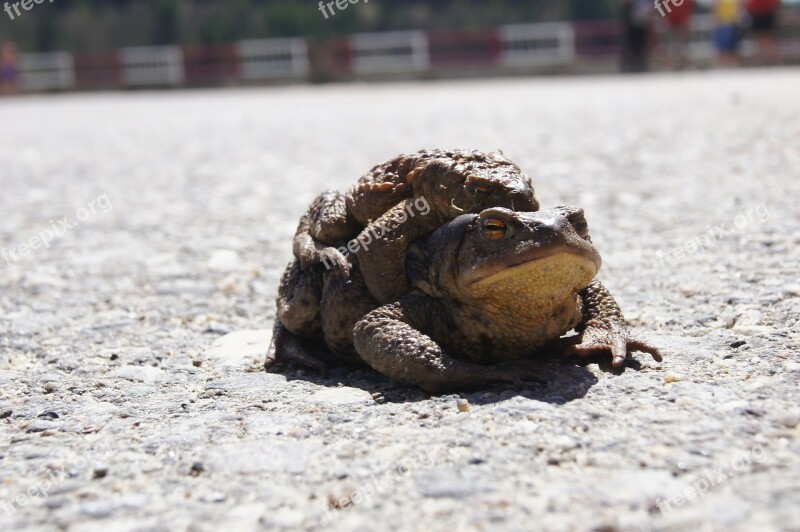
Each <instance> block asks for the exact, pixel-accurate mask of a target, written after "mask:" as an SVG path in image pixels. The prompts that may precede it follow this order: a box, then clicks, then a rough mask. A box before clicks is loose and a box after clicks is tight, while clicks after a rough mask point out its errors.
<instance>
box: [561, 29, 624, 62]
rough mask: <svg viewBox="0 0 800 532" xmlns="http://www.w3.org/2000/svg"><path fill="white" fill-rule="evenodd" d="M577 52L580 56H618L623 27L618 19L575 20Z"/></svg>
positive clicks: (590, 57)
mask: <svg viewBox="0 0 800 532" xmlns="http://www.w3.org/2000/svg"><path fill="white" fill-rule="evenodd" d="M572 27H573V28H574V30H575V54H576V55H577V56H578V57H579V58H589V59H592V58H597V57H609V56H617V55H619V54H620V51H621V47H622V44H621V43H622V28H621V26H620V22H618V21H616V20H597V21H591V22H573V23H572Z"/></svg>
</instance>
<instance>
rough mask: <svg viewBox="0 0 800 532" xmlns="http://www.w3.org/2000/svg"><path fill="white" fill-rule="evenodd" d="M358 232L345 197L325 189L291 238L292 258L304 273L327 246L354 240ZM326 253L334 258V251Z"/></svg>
mask: <svg viewBox="0 0 800 532" xmlns="http://www.w3.org/2000/svg"><path fill="white" fill-rule="evenodd" d="M359 229H360V225H359V223H358V222H357V221H356V219H355V218H353V216H352V214H350V211H349V210H348V208H347V202H346V200H345V196H344V195H343V194H342V193H341V192H338V191H336V190H327V191H325V192H323V193H322V194H320V195H319V196H317V197H316V198H315V199H314V201H313V202H312V203H311V205H310V206H309V207H308V210H307V211H306V213H305V214H304V215H303V216H302V217H301V218H300V223H299V224H298V226H297V231H296V232H295V235H294V243H293V250H294V256H295V257H297V258H298V260H299V261H300V265H301V267H302V268H303V269H304V270H305V269H307V268H309V267H310V266H312V265H314V264H319V263H320V262H321V261H322V259H323V258H325V255H324V254H323V252H324V251H325V250H326V248H327V247H328V246H332V245H334V244H339V243H341V242H344V241H347V240H349V239H351V238H353V237H354V236H356V234H357V233H358V231H359ZM328 253H333V254H334V255H335V254H336V249H335V248H332V249H331V250H329V251H328ZM335 258H337V257H334V259H335ZM329 259H330V258H329ZM336 262H340V261H336Z"/></svg>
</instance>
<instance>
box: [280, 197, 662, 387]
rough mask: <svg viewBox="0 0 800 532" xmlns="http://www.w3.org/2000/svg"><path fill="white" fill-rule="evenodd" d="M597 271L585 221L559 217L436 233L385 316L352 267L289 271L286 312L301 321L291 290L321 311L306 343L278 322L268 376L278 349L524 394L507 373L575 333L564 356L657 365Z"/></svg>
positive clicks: (461, 221)
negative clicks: (311, 286)
mask: <svg viewBox="0 0 800 532" xmlns="http://www.w3.org/2000/svg"><path fill="white" fill-rule="evenodd" d="M600 263H601V260H600V255H599V254H598V252H597V250H596V249H595V248H594V246H593V245H592V244H591V242H590V240H589V238H588V232H587V226H586V221H585V219H584V216H583V212H582V211H581V210H580V209H578V208H575V207H559V208H556V209H552V210H547V211H539V212H514V211H511V210H508V209H503V208H492V209H487V210H484V211H482V212H481V213H480V214H466V215H462V216H459V217H458V218H456V219H455V220H452V221H450V222H448V223H446V224H444V225H442V226H441V227H439V228H438V229H437V230H436V231H434V232H433V233H432V234H431V235H429V236H428V237H426V238H422V239H419V240H418V241H416V242H415V243H414V244H413V245H412V246H411V247H410V248H409V250H408V257H407V260H406V262H405V269H406V271H405V274H406V275H407V276H408V278H409V279H410V280H411V285H412V287H411V289H410V290H408V291H407V292H406V293H405V294H403V295H402V296H401V297H400V298H398V299H397V300H396V301H393V302H391V303H389V304H386V305H383V306H381V305H379V304H378V303H377V302H376V301H375V300H374V299H373V298H372V297H371V296H370V294H369V292H368V290H367V287H366V285H365V283H364V282H363V279H362V278H361V276H360V275H359V273H358V265H357V264H354V265H353V266H354V270H353V274H352V275H350V276H349V278H348V277H346V276H345V275H343V274H342V272H341V271H340V270H331V271H325V272H323V270H319V271H318V272H316V274H312V272H306V273H304V272H302V271H301V270H300V268H299V266H298V265H297V264H295V265H294V266H290V268H289V269H288V270H287V274H286V276H285V277H284V279H283V281H282V286H281V297H283V298H284V301H283V305H284V308H285V307H286V305H287V303H288V306H291V305H292V304H294V303H298V308H299V309H300V310H307V308H306V306H304V305H303V304H300V303H299V302H297V301H293V299H292V294H293V293H294V292H293V290H294V288H296V287H298V286H300V285H301V284H302V283H317V285H318V288H319V291H320V294H321V295H320V301H321V303H320V305H321V306H320V311H319V312H317V313H314V319H311V320H309V319H306V321H305V324H306V325H307V329H306V330H303V331H299V330H297V331H291V332H290V331H289V330H287V329H286V328H284V327H283V324H282V322H281V321H278V322H277V324H276V334H275V337H274V338H273V342H274V344H273V346H272V349H271V353H270V355H269V356H268V362H267V365H268V366H269V365H271V363H272V362H274V360H275V357H276V356H277V354H278V351H277V350H276V349H275V347H276V345H277V346H280V348H281V349H283V350H285V351H291V353H289V356H295V355H298V356H296V357H295V358H299V359H301V360H304V361H306V362H308V361H311V363H312V365H315V364H314V362H313V361H314V360H315V358H314V357H313V356H311V355H310V354H309V352H308V351H307V348H308V347H309V346H315V344H316V346H315V347H316V348H320V347H327V348H329V349H330V350H331V351H332V352H333V353H335V355H336V356H331V355H330V354H328V355H324V356H326V357H327V358H328V360H329V361H334V360H336V361H344V362H351V363H353V362H359V361H363V362H366V363H367V364H369V365H370V366H372V367H373V368H374V369H376V370H377V371H379V372H380V373H382V374H384V375H387V376H389V377H391V378H393V379H395V380H397V381H399V382H402V383H405V384H412V385H417V386H420V387H421V388H423V389H425V390H427V391H430V392H436V393H438V392H442V391H445V390H451V389H458V388H464V387H471V386H476V385H481V384H484V383H486V382H490V381H497V380H505V381H511V382H514V383H515V384H517V385H520V384H521V381H520V374H519V372H518V371H517V370H514V369H513V368H511V367H509V366H508V363H509V362H511V361H515V360H521V359H522V360H524V359H529V358H534V357H535V356H536V354H537V353H539V352H541V351H542V350H544V349H547V348H548V347H551V346H553V345H554V343H555V342H557V341H559V339H560V337H561V336H562V335H563V334H564V333H566V332H568V331H569V330H571V329H573V328H575V329H576V330H578V331H580V332H581V335H580V337H578V339H579V341H580V343H574V344H573V345H571V346H570V347H569V348H568V349H567V351H568V352H570V353H575V354H579V355H587V354H590V353H592V352H595V351H610V352H611V353H612V356H613V363H614V365H621V364H622V363H623V362H624V361H625V359H626V358H627V357H628V356H629V355H630V352H631V351H634V350H641V351H645V352H647V353H650V354H651V355H652V356H653V357H654V358H655V359H656V360H661V356H660V355H659V354H658V350H657V349H656V348H654V347H652V346H650V345H649V344H647V343H645V342H642V341H639V340H636V339H634V338H632V337H631V336H630V335H629V334H628V332H627V329H626V327H625V322H624V318H623V317H622V313H621V312H620V311H619V307H618V306H617V304H616V302H615V301H614V299H613V297H611V295H610V294H609V293H608V292H607V291H606V290H605V289H604V288H603V287H602V285H600V284H599V283H598V282H597V281H595V280H594V276H595V275H596V273H597V270H598V269H599V267H600ZM301 291H302V290H301ZM281 304H282V303H281V301H280V300H279V307H280V306H281ZM306 318H308V316H306ZM309 340H310V342H309ZM312 348H313V347H312ZM319 353H324V350H319ZM318 367H319V365H318Z"/></svg>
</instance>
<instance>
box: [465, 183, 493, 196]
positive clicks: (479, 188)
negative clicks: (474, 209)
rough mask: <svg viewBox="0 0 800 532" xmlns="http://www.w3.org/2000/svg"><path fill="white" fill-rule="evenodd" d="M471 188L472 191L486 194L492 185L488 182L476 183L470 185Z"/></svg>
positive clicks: (491, 188)
mask: <svg viewBox="0 0 800 532" xmlns="http://www.w3.org/2000/svg"><path fill="white" fill-rule="evenodd" d="M469 188H470V189H472V192H473V193H481V194H486V193H487V192H491V191H492V190H493V189H494V187H493V186H492V185H490V184H488V183H476V184H474V185H470V187H469Z"/></svg>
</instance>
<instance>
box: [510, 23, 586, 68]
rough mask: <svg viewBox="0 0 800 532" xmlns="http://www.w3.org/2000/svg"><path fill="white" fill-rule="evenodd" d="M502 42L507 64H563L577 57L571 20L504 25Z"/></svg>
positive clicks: (523, 65)
mask: <svg viewBox="0 0 800 532" xmlns="http://www.w3.org/2000/svg"><path fill="white" fill-rule="evenodd" d="M500 42H501V45H502V56H501V62H502V64H503V65H504V66H509V67H526V66H547V65H561V64H569V63H572V62H573V61H574V60H575V30H574V29H573V28H572V24H571V23H569V22H552V23H546V24H515V25H509V26H501V27H500Z"/></svg>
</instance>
